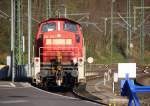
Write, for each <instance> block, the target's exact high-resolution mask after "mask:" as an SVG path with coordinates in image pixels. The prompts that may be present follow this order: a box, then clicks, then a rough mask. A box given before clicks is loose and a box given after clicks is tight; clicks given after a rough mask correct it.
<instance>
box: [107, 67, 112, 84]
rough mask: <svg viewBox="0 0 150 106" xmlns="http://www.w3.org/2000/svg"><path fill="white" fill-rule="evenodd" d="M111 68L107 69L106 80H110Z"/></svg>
mask: <svg viewBox="0 0 150 106" xmlns="http://www.w3.org/2000/svg"><path fill="white" fill-rule="evenodd" d="M110 75H111V69H109V70H108V79H107V80H108V81H110Z"/></svg>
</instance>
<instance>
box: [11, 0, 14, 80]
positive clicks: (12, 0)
mask: <svg viewBox="0 0 150 106" xmlns="http://www.w3.org/2000/svg"><path fill="white" fill-rule="evenodd" d="M14 8H15V7H14V0H11V71H12V82H14V79H15V66H14V65H15V64H14V61H15V60H14V29H15V26H14V14H15V13H14Z"/></svg>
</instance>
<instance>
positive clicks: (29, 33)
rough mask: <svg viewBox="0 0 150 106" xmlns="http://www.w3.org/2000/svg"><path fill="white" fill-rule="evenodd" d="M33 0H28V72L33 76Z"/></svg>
mask: <svg viewBox="0 0 150 106" xmlns="http://www.w3.org/2000/svg"><path fill="white" fill-rule="evenodd" d="M31 10H32V9H31V0H28V72H29V76H31V65H30V64H31V61H30V58H31V55H30V52H31V48H30V46H31Z"/></svg>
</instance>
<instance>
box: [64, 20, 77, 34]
mask: <svg viewBox="0 0 150 106" xmlns="http://www.w3.org/2000/svg"><path fill="white" fill-rule="evenodd" d="M64 31H69V32H77V25H76V24H74V23H71V22H64Z"/></svg>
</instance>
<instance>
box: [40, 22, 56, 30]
mask: <svg viewBox="0 0 150 106" xmlns="http://www.w3.org/2000/svg"><path fill="white" fill-rule="evenodd" d="M54 30H56V23H55V22H51V23H46V24H44V25H43V26H42V32H49V31H54Z"/></svg>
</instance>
